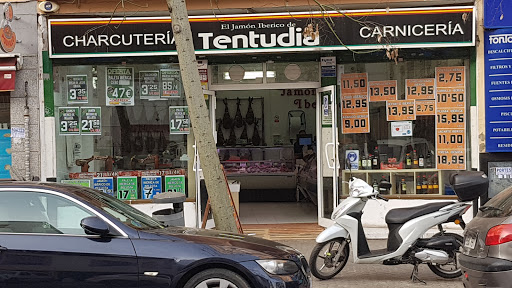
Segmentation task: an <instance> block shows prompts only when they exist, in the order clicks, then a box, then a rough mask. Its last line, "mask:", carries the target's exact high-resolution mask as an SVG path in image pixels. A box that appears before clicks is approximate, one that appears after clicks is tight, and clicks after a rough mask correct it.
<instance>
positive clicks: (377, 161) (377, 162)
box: [372, 146, 380, 170]
mask: <svg viewBox="0 0 512 288" xmlns="http://www.w3.org/2000/svg"><path fill="white" fill-rule="evenodd" d="M372 169H374V170H376V169H380V159H379V147H377V146H375V150H373V158H372Z"/></svg>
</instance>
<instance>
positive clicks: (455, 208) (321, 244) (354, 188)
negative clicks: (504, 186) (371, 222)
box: [309, 171, 488, 282]
mask: <svg viewBox="0 0 512 288" xmlns="http://www.w3.org/2000/svg"><path fill="white" fill-rule="evenodd" d="M468 173H469V174H468ZM471 173H472V172H471V171H469V172H463V173H461V174H462V176H459V178H456V177H457V175H454V176H455V177H452V178H451V179H450V183H451V184H452V186H453V187H454V190H455V192H456V193H457V196H459V200H461V201H470V200H473V199H476V198H477V197H478V196H479V195H480V194H481V193H483V191H486V190H484V188H482V187H485V184H487V185H488V180H487V177H486V176H485V174H483V173H481V172H476V173H479V174H478V175H479V176H480V179H484V178H485V179H484V180H477V181H476V182H474V183H476V184H478V185H480V186H471V185H472V183H469V182H468V181H467V180H468V179H474V177H475V174H474V173H473V174H471ZM478 175H477V178H478ZM484 176H485V177H484ZM462 179H463V180H462ZM452 182H453V183H452ZM462 182H463V183H462ZM484 182H485V183H484ZM468 183H469V185H468ZM482 183H483V184H484V185H482ZM468 187H469V189H468ZM475 187H477V188H479V190H482V192H480V191H477V192H475V189H471V188H475ZM390 188H391V183H389V182H381V184H380V185H379V190H388V189H390ZM456 188H457V189H456ZM464 189H466V190H471V193H472V194H471V193H470V194H471V196H470V197H461V195H459V193H460V194H464V193H462V192H461V190H464ZM369 199H382V200H385V201H388V199H386V198H384V197H382V196H381V195H380V194H379V191H378V190H376V189H375V190H374V188H373V187H371V186H370V185H368V183H366V182H365V181H363V180H361V179H357V178H354V177H351V178H350V181H349V197H347V198H346V199H345V200H343V201H342V202H341V203H340V204H339V205H338V206H337V207H336V208H335V209H334V211H333V213H332V216H331V219H332V220H334V223H333V224H332V225H331V226H330V227H328V228H327V229H326V230H324V231H323V232H322V233H320V235H318V237H317V238H316V242H317V244H316V246H315V247H314V248H313V251H312V252H311V256H310V260H309V261H310V262H309V264H310V266H311V272H312V274H313V275H314V276H315V277H317V278H319V279H330V278H332V277H334V276H335V275H337V274H338V273H339V272H340V271H341V270H342V269H343V267H344V266H345V264H347V260H348V257H349V244H350V246H351V248H352V251H353V253H352V254H353V258H354V263H355V264H377V263H380V264H384V265H398V264H412V265H414V269H413V272H412V274H411V279H412V280H413V281H420V282H423V281H421V280H420V279H419V278H418V265H419V264H422V263H426V264H427V265H428V267H429V268H430V269H431V270H432V272H434V273H435V274H437V275H438V276H440V277H443V278H457V277H459V276H461V275H462V273H461V270H460V267H459V266H458V263H457V253H458V252H459V248H460V247H461V245H462V243H463V242H462V241H463V238H462V237H461V236H460V235H458V234H454V233H446V232H445V231H444V230H443V227H442V224H443V223H448V222H455V223H456V224H459V225H460V226H461V227H462V228H464V227H465V223H464V221H463V220H462V215H463V214H464V213H465V212H466V211H467V210H468V209H469V208H470V207H471V203H470V202H455V201H453V202H436V203H429V204H425V205H422V206H417V207H410V208H399V209H391V210H390V211H389V212H388V213H387V215H386V223H387V225H388V228H389V235H388V240H387V248H385V249H382V250H374V251H371V250H370V249H369V247H368V242H367V240H366V237H365V234H364V230H363V226H362V224H361V216H362V214H363V208H364V207H365V205H366V203H367V202H368V200H369ZM435 226H437V227H438V229H439V233H437V234H435V235H434V236H432V237H430V238H421V237H422V236H423V235H424V234H425V232H427V231H428V230H429V229H430V228H433V227H435Z"/></svg>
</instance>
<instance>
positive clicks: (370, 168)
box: [366, 154, 373, 170]
mask: <svg viewBox="0 0 512 288" xmlns="http://www.w3.org/2000/svg"><path fill="white" fill-rule="evenodd" d="M372 159H373V155H372V154H370V155H368V158H367V159H366V170H372Z"/></svg>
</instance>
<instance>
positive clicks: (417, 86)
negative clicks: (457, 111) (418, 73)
mask: <svg viewBox="0 0 512 288" xmlns="http://www.w3.org/2000/svg"><path fill="white" fill-rule="evenodd" d="M434 84H435V79H434V78H424V79H405V93H406V94H405V99H407V100H412V99H434V98H435V93H434Z"/></svg>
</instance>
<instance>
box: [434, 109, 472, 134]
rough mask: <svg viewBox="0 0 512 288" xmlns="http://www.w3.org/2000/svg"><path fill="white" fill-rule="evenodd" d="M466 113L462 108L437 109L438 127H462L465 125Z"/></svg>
mask: <svg viewBox="0 0 512 288" xmlns="http://www.w3.org/2000/svg"><path fill="white" fill-rule="evenodd" d="M465 120H466V119H465V113H464V109H462V108H452V109H437V113H436V124H437V129H448V128H460V129H464V127H465Z"/></svg>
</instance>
